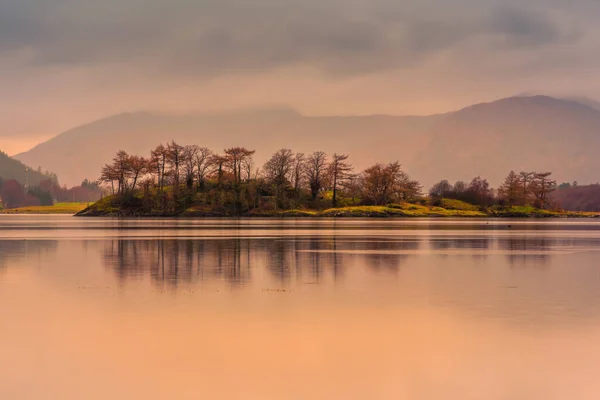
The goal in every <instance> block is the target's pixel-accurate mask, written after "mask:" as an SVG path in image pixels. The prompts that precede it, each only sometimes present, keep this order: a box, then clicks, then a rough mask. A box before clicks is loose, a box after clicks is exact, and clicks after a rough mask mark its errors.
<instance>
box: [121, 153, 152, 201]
mask: <svg viewBox="0 0 600 400" xmlns="http://www.w3.org/2000/svg"><path fill="white" fill-rule="evenodd" d="M126 167H127V176H128V177H130V178H131V184H130V185H129V184H127V182H126V185H125V190H128V191H129V192H131V193H133V192H135V189H136V186H137V183H138V180H139V179H140V177H141V176H143V175H144V174H145V173H146V172H147V171H148V160H146V159H145V158H144V157H140V156H129V159H128V160H127V165H126Z"/></svg>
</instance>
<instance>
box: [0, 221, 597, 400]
mask: <svg viewBox="0 0 600 400" xmlns="http://www.w3.org/2000/svg"><path fill="white" fill-rule="evenodd" d="M599 260H600V223H597V222H593V221H574V222H570V221H558V222H551V221H542V222H536V221H506V220H502V221H500V220H490V221H485V220H478V221H468V220H409V221H391V220H383V221H379V220H364V221H363V220H343V221H339V220H338V221H314V220H300V221H283V222H281V221H270V220H263V221H258V220H242V221H235V220H218V221H217V220H182V221H178V220H124V221H121V220H105V219H78V218H72V217H56V216H48V217H30V216H0V399H11V400H12V399H61V400H63V399H66V400H70V399H103V400H104V399H460V400H465V399H477V400H480V399H507V400H508V399H510V400H515V399H527V400H530V399H544V400H554V399H578V400H581V399H594V400H597V399H598V398H600V380H599V379H598V371H599V370H600V262H599Z"/></svg>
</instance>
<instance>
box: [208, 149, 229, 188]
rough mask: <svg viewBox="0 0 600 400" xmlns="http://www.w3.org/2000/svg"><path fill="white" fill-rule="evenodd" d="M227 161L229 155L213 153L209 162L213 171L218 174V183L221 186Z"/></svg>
mask: <svg viewBox="0 0 600 400" xmlns="http://www.w3.org/2000/svg"><path fill="white" fill-rule="evenodd" d="M226 162H227V157H225V156H223V155H220V154H212V155H211V156H210V159H209V163H210V165H211V167H212V172H213V173H214V174H217V183H218V184H219V186H221V185H222V184H223V172H224V171H223V166H224V165H225V163H226Z"/></svg>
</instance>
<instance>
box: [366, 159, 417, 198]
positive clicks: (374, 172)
mask: <svg viewBox="0 0 600 400" xmlns="http://www.w3.org/2000/svg"><path fill="white" fill-rule="evenodd" d="M362 186H363V192H364V196H365V198H366V199H367V200H369V201H370V202H372V203H374V204H376V205H386V204H389V203H390V202H393V201H398V200H403V201H406V200H411V199H414V198H416V197H418V196H419V195H420V192H421V186H420V184H419V182H417V181H413V180H411V179H410V178H409V177H408V175H407V174H406V172H404V171H403V170H402V166H401V165H400V164H399V163H398V162H397V161H396V162H393V163H389V164H387V165H383V164H380V163H377V164H375V165H373V166H371V167H369V168H367V169H366V170H364V172H363V173H362Z"/></svg>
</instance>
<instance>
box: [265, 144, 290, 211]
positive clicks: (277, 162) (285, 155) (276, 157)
mask: <svg viewBox="0 0 600 400" xmlns="http://www.w3.org/2000/svg"><path fill="white" fill-rule="evenodd" d="M293 165H294V153H293V152H292V150H290V149H281V150H279V151H277V152H276V153H275V154H273V156H272V157H271V158H270V159H269V161H267V162H266V163H265V165H264V166H263V173H264V176H265V179H266V180H267V182H269V183H271V184H273V185H274V186H275V195H276V196H277V199H278V200H282V194H283V190H284V189H285V188H286V187H287V186H288V185H290V180H291V178H292V167H293Z"/></svg>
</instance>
